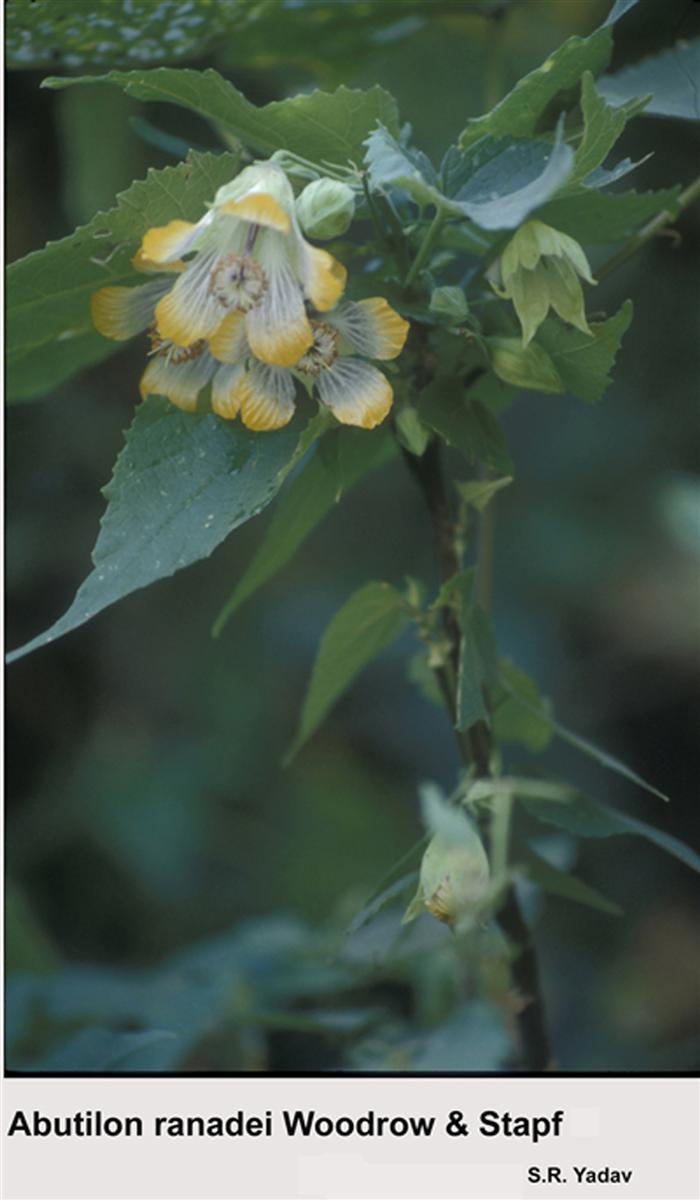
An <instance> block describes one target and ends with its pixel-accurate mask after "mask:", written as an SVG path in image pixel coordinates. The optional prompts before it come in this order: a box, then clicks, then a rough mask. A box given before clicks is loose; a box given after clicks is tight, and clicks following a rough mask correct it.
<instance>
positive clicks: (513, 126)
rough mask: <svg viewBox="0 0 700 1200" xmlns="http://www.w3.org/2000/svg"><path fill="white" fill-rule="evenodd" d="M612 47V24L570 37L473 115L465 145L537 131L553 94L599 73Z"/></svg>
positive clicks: (463, 140)
mask: <svg viewBox="0 0 700 1200" xmlns="http://www.w3.org/2000/svg"><path fill="white" fill-rule="evenodd" d="M611 50H612V33H611V30H610V29H609V28H603V29H598V30H596V32H595V33H592V34H591V35H590V37H586V38H581V37H571V38H569V39H568V40H567V41H566V42H564V44H563V46H560V47H559V49H558V50H556V51H555V52H554V54H550V56H549V58H547V59H546V60H545V62H543V63H542V66H541V67H538V68H537V69H536V70H535V71H530V73H529V74H528V75H525V76H524V78H523V79H521V80H520V81H519V83H516V85H515V87H514V88H513V90H512V91H511V92H509V93H508V95H507V96H505V97H504V99H503V100H501V101H500V103H499V104H497V105H496V107H495V108H493V109H492V110H491V112H489V113H485V115H484V116H482V117H473V118H472V119H471V120H470V121H469V122H468V123H467V127H466V129H465V130H464V131H463V133H462V134H461V136H460V139H459V141H460V145H461V146H462V149H464V150H466V149H467V148H468V147H469V146H472V145H473V144H474V143H475V142H477V141H478V140H479V138H482V137H483V136H484V134H491V135H492V136H495V137H502V136H503V135H504V134H512V135H513V136H514V137H529V136H530V135H531V134H532V133H534V132H535V130H536V128H537V123H538V120H539V118H540V117H541V116H542V114H543V113H544V111H545V109H548V108H549V106H550V104H551V103H552V101H553V100H554V98H555V97H556V96H558V95H559V93H560V92H564V93H566V92H568V91H570V89H572V88H573V87H574V86H575V85H576V84H577V83H578V81H579V79H580V78H581V76H582V75H583V72H584V71H591V72H592V73H593V74H594V75H597V74H599V72H600V71H602V70H603V69H604V67H606V66H607V64H608V61H609V59H610V53H611ZM646 90H647V91H648V90H649V89H648V88H647V89H646ZM643 91H644V89H643ZM636 94H637V95H638V94H639V93H636ZM562 107H563V105H562Z"/></svg>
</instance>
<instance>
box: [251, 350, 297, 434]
mask: <svg viewBox="0 0 700 1200" xmlns="http://www.w3.org/2000/svg"><path fill="white" fill-rule="evenodd" d="M294 392H295V389H294V379H293V377H292V375H291V374H290V373H289V372H288V371H283V370H280V369H279V368H278V367H268V366H263V364H262V363H254V364H253V366H252V367H251V369H250V371H248V374H247V375H246V377H245V380H244V382H243V384H242V386H241V389H240V396H241V418H242V420H243V424H244V425H245V426H246V427H247V428H248V429H255V430H269V429H281V428H282V426H283V425H288V424H289V422H290V421H291V419H292V417H293V416H294Z"/></svg>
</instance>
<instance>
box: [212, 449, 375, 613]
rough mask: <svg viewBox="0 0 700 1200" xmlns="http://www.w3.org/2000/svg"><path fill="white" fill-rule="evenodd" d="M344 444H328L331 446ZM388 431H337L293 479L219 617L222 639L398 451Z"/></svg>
mask: <svg viewBox="0 0 700 1200" xmlns="http://www.w3.org/2000/svg"><path fill="white" fill-rule="evenodd" d="M329 442H331V443H334V442H335V443H340V445H336V446H333V447H331V446H329V445H328V443H329ZM393 448H394V447H393V442H392V441H391V440H390V439H389V437H388V435H387V432H386V429H385V427H382V428H380V429H377V430H376V431H375V432H374V433H370V434H368V433H366V432H365V431H361V430H345V429H343V430H334V431H333V432H332V433H331V434H330V436H329V437H328V438H327V439H326V441H325V442H324V443H323V444H322V446H321V447H320V449H319V450H318V451H317V453H316V454H315V455H314V457H313V458H312V459H311V461H310V462H309V463H308V464H307V465H306V466H305V467H304V469H303V470H302V471H301V472H300V474H299V475H297V477H296V478H295V479H294V480H293V482H292V483H291V485H290V487H289V488H288V489H287V491H286V492H285V494H284V497H283V500H282V503H281V504H279V505H278V506H277V507H276V509H275V511H274V513H273V515H272V518H271V520H270V523H269V525H268V527H267V529H266V531H265V536H264V538H263V540H262V542H261V543H260V546H259V547H258V550H257V552H256V554H255V556H254V558H253V560H252V562H251V563H250V566H249V567H248V569H247V571H246V572H245V574H244V575H243V577H242V579H240V580H239V582H238V583H237V584H236V587H235V588H234V590H233V593H232V595H231V597H230V598H229V600H228V601H227V602H226V604H225V605H224V606H223V608H222V609H221V612H220V613H219V616H218V617H217V619H216V621H215V623H214V627H213V630H212V632H213V635H214V637H218V635H219V633H220V632H221V630H222V629H223V627H224V625H225V624H226V622H227V621H228V619H229V617H231V616H233V614H234V612H235V611H236V609H238V608H239V607H240V606H241V604H243V603H244V601H246V600H248V599H249V597H250V596H252V595H254V593H255V592H257V590H258V588H261V587H262V586H263V584H265V583H267V581H268V580H269V579H271V578H272V576H273V575H276V574H277V572H278V571H280V570H281V569H282V567H284V566H285V565H286V564H287V563H288V562H289V561H290V559H291V558H293V556H294V554H295V553H296V551H297V550H298V549H299V547H300V546H301V544H302V542H304V541H305V539H306V538H307V537H308V536H309V534H310V533H311V531H312V530H313V529H315V528H316V526H317V525H318V524H319V523H320V522H321V521H322V520H323V518H324V517H325V516H326V514H327V513H328V512H329V511H330V510H331V509H332V508H333V506H334V504H335V503H336V502H337V501H338V500H339V499H340V497H341V495H342V494H343V493H344V492H346V491H347V490H348V489H349V488H351V487H352V486H353V485H354V484H355V483H357V481H358V480H359V479H361V478H362V476H363V475H364V474H365V473H366V472H367V471H369V470H371V469H372V468H373V467H376V466H379V465H380V463H382V462H385V461H386V459H387V458H388V457H389V456H390V455H391V454H392V452H393Z"/></svg>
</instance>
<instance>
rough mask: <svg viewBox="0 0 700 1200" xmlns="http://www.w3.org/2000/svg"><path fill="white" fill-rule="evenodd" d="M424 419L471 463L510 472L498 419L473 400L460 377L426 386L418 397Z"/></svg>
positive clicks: (440, 380) (506, 449) (506, 473)
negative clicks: (480, 463)
mask: <svg viewBox="0 0 700 1200" xmlns="http://www.w3.org/2000/svg"><path fill="white" fill-rule="evenodd" d="M418 412H419V414H420V417H421V420H423V421H424V422H425V424H426V425H429V426H430V428H431V429H434V430H435V432H436V433H439V434H440V436H441V437H442V438H444V439H445V441H446V442H447V443H448V445H450V446H454V447H455V449H456V450H459V451H460V452H461V453H462V454H463V455H464V456H465V458H466V459H467V461H468V462H471V463H474V462H484V463H486V464H487V465H488V466H490V467H492V468H493V470H494V471H496V472H498V473H500V474H504V475H510V474H512V473H513V463H512V460H511V457H510V455H509V453H508V447H507V445H506V440H505V435H504V433H503V429H502V428H501V425H500V422H499V421H498V418H497V417H495V416H494V414H493V413H492V412H491V411H490V410H489V409H488V408H486V406H485V405H484V404H482V403H481V402H480V401H479V400H474V399H473V398H471V397H470V395H469V394H468V393H467V392H466V391H464V389H463V388H462V387H461V386H460V384H459V381H458V380H454V379H446V378H439V379H437V380H435V382H434V383H431V384H428V386H427V387H426V388H423V390H422V392H421V394H420V397H419V400H418Z"/></svg>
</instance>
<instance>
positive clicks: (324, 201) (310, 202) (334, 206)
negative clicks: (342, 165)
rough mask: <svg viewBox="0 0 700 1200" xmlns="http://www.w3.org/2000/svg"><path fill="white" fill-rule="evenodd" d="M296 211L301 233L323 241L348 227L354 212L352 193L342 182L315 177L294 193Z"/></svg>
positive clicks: (343, 231)
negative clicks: (300, 190)
mask: <svg viewBox="0 0 700 1200" xmlns="http://www.w3.org/2000/svg"><path fill="white" fill-rule="evenodd" d="M296 211H297V217H298V218H299V223H300V225H301V227H302V229H303V231H304V233H306V234H307V235H308V236H309V237H313V238H318V239H319V240H321V241H324V240H327V239H328V238H334V237H340V236H341V235H342V234H344V233H345V232H346V231H347V230H348V229H349V227H350V223H351V221H352V219H353V217H354V215H355V197H354V195H353V191H352V188H349V187H348V185H347V184H346V183H341V182H340V181H339V180H337V179H316V180H314V182H313V183H309V184H308V185H307V186H306V187H305V188H304V190H303V192H302V193H301V195H300V196H299V197H298V199H297V202H296Z"/></svg>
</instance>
